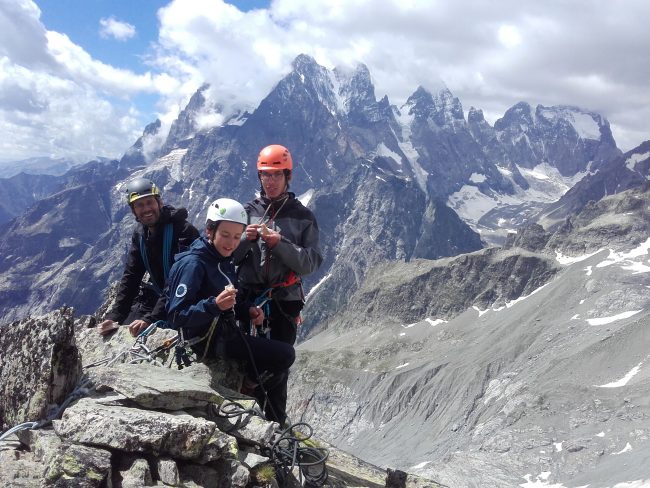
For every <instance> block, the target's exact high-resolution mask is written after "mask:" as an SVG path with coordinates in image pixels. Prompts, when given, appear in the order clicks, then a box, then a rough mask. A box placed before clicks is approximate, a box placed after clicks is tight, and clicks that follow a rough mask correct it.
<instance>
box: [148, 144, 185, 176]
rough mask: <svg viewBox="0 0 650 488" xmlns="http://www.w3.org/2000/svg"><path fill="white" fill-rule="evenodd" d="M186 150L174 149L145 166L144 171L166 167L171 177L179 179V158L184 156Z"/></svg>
mask: <svg viewBox="0 0 650 488" xmlns="http://www.w3.org/2000/svg"><path fill="white" fill-rule="evenodd" d="M186 152H187V149H174V150H172V151H170V152H169V153H167V154H165V155H164V156H161V157H159V158H158V159H156V160H155V161H154V162H153V163H152V164H150V165H149V166H147V168H146V171H147V172H150V171H153V170H161V169H164V168H167V169H169V173H170V175H171V177H172V179H174V180H176V181H181V180H182V179H183V174H182V168H181V160H182V159H183V156H185V153H186Z"/></svg>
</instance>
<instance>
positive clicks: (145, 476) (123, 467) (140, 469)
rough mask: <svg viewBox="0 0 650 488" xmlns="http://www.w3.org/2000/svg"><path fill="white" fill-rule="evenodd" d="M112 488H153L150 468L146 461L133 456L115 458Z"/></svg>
mask: <svg viewBox="0 0 650 488" xmlns="http://www.w3.org/2000/svg"><path fill="white" fill-rule="evenodd" d="M115 457H117V458H118V459H117V460H115V461H114V462H113V466H114V471H113V488H140V487H142V486H153V485H154V483H153V478H152V476H151V468H150V466H149V462H148V461H147V460H146V459H143V458H138V457H135V456H129V455H126V456H124V455H122V456H115Z"/></svg>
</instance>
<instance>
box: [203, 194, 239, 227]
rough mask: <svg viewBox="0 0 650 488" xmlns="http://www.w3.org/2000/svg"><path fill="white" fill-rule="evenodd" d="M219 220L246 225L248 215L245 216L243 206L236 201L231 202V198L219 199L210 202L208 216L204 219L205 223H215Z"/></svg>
mask: <svg viewBox="0 0 650 488" xmlns="http://www.w3.org/2000/svg"><path fill="white" fill-rule="evenodd" d="M221 220H227V221H230V222H237V223H238V224H243V225H247V224H248V215H247V214H246V210H244V206H243V205H242V204H241V203H239V202H238V201H237V200H232V199H231V198H219V199H218V200H215V201H214V202H212V203H211V204H210V206H209V207H208V215H207V217H206V219H205V223H206V224H207V223H208V222H215V223H216V222H219V221H221Z"/></svg>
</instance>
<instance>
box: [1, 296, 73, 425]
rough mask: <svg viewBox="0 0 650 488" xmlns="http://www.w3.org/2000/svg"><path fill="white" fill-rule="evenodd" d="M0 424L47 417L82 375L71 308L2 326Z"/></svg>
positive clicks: (11, 423) (13, 423) (12, 423)
mask: <svg viewBox="0 0 650 488" xmlns="http://www.w3.org/2000/svg"><path fill="white" fill-rule="evenodd" d="M0 351H2V361H1V362H0V378H2V383H1V385H0V386H1V388H0V430H1V431H4V430H6V429H7V428H8V427H12V426H14V425H16V424H20V423H23V422H30V421H34V420H37V419H45V418H46V417H47V416H48V415H49V414H50V409H52V408H53V407H56V405H60V404H61V403H63V400H64V399H65V398H66V397H67V395H68V394H69V393H70V391H72V389H73V388H74V386H75V385H76V384H77V382H78V380H79V377H80V375H81V358H80V355H79V351H78V350H77V346H76V343H75V338H74V321H73V316H72V310H70V309H66V308H64V309H61V310H57V311H54V312H51V313H50V314H48V315H46V316H44V317H36V318H28V319H24V320H22V321H19V322H14V323H12V324H8V325H7V326H5V327H2V328H0Z"/></svg>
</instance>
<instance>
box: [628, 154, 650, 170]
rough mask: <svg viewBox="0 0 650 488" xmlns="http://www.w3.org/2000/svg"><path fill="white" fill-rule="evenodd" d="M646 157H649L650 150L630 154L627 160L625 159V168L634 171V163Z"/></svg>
mask: <svg viewBox="0 0 650 488" xmlns="http://www.w3.org/2000/svg"><path fill="white" fill-rule="evenodd" d="M648 158H650V152H647V153H644V154H632V156H630V157H629V158H627V160H626V161H625V166H627V169H629V170H631V171H636V170H635V169H634V166H635V165H636V163H638V162H639V161H645V160H646V159H648Z"/></svg>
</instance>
